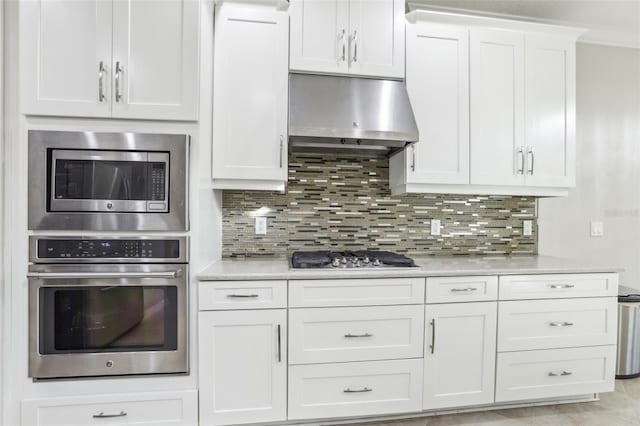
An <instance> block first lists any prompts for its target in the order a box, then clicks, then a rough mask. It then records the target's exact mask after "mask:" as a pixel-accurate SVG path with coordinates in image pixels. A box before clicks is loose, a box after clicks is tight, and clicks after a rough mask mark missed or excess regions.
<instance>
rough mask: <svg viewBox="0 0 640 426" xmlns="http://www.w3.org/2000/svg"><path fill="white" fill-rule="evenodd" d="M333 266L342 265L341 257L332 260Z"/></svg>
mask: <svg viewBox="0 0 640 426" xmlns="http://www.w3.org/2000/svg"><path fill="white" fill-rule="evenodd" d="M331 266H333V267H334V268H337V267H338V266H340V259H338V258H337V257H334V258H333V260H331Z"/></svg>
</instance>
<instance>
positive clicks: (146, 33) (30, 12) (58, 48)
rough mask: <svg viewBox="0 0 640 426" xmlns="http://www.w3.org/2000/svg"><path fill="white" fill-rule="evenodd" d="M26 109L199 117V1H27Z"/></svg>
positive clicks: (24, 34) (22, 25) (52, 112)
mask: <svg viewBox="0 0 640 426" xmlns="http://www.w3.org/2000/svg"><path fill="white" fill-rule="evenodd" d="M20 13H21V21H20V28H21V32H20V34H21V39H22V40H21V49H20V51H21V64H22V68H21V69H22V70H23V77H24V78H23V79H22V81H23V83H22V112H23V113H25V114H33V115H54V116H80V117H117V118H141V119H165V120H196V119H197V118H198V64H199V59H198V55H199V2H198V1H197V0H164V1H162V2H151V1H148V0H89V1H82V2H78V1H76V0H34V1H27V2H24V4H21V12H20Z"/></svg>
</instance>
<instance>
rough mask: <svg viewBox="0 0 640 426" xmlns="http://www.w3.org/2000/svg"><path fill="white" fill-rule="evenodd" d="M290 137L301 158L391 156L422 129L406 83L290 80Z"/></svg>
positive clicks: (302, 77)
mask: <svg viewBox="0 0 640 426" xmlns="http://www.w3.org/2000/svg"><path fill="white" fill-rule="evenodd" d="M289 136H290V138H291V139H290V141H289V146H290V148H291V150H292V151H296V152H319V153H326V152H337V153H350V154H367V155H371V154H374V155H387V154H390V153H393V152H395V151H398V150H401V149H403V148H404V147H405V146H406V145H407V144H409V143H412V142H416V141H417V140H418V127H417V125H416V120H415V118H414V116H413V110H412V108H411V104H410V102H409V96H408V94H407V89H406V87H405V85H404V83H403V82H402V81H394V80H377V79H368V78H357V77H338V76H325V75H311V74H290V75H289Z"/></svg>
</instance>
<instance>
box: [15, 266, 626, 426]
mask: <svg viewBox="0 0 640 426" xmlns="http://www.w3.org/2000/svg"><path fill="white" fill-rule="evenodd" d="M425 284H426V285H425ZM617 284H618V276H617V274H615V273H602V274H591V273H585V274H547V275H545V274H537V275H536V274H531V275H503V276H497V275H487V276H447V277H428V278H425V277H414V278H408V277H404V278H369V279H304V280H289V281H285V280H253V281H211V282H202V283H200V300H199V308H200V312H199V324H198V329H199V390H200V394H199V414H200V418H199V421H200V425H212V426H218V425H234V424H235V425H240V424H261V425H262V424H270V423H275V424H281V423H282V422H287V421H290V422H294V423H296V422H316V423H318V422H319V421H320V420H321V419H346V418H357V417H375V416H387V415H394V414H401V415H402V414H407V415H410V414H411V413H420V412H422V411H430V410H431V411H435V410H446V409H450V410H455V409H460V408H469V407H478V406H491V405H492V404H494V405H497V404H500V403H510V402H515V401H517V402H519V403H522V404H527V403H532V402H553V401H554V399H557V398H563V397H576V398H584V397H585V396H588V395H591V394H594V393H600V392H609V391H613V389H614V378H615V363H616V336H617V321H616V308H617V302H616V298H615V297H614V295H615V294H617V286H618V285H617ZM91 403H93V401H91ZM132 404H134V405H135V404H137V402H133V403H132ZM149 404H151V403H149ZM153 404H155V402H154V403H153ZM57 405H58V406H59V405H60V404H57ZM134 405H129V406H127V408H126V410H130V411H128V412H129V413H136V411H135V410H134V409H133V408H130V407H134ZM73 406H74V407H75V406H78V404H77V403H75V404H73ZM25 407H29V406H28V405H25ZM119 407H120V405H117V404H115V405H114V404H111V405H100V406H98V405H92V406H91V410H85V409H83V411H82V412H81V413H80V414H78V416H80V417H78V419H86V418H87V416H88V415H89V414H91V413H94V412H96V413H100V412H104V413H105V414H106V413H109V414H119V413H120V410H124V408H119ZM179 407H180V401H179V400H178V401H168V402H167V403H166V404H165V405H162V406H161V407H158V409H157V413H160V414H158V415H164V416H166V418H167V419H168V420H169V423H168V424H189V421H190V420H189V418H188V414H183V416H185V418H187V420H185V421H182V420H179V419H180V417H179V416H178V415H177V414H171V413H174V412H176V410H177V409H178V408H179ZM185 407H186V405H185ZM98 408H99V409H98ZM47 409H48V408H47ZM75 409H76V408H73V410H75ZM184 409H185V410H186V409H187V408H184ZM43 410H44V409H40V411H36V410H33V409H32V410H31V412H30V413H29V414H28V416H27V417H26V418H28V419H30V420H29V421H30V422H31V423H27V424H34V425H56V424H65V425H67V424H69V425H74V424H87V423H89V424H91V423H90V422H86V421H81V420H78V421H76V423H73V421H75V420H73V419H74V418H75V417H74V416H75V411H73V410H71V411H70V413H72V416H71V421H70V422H69V421H66V422H64V423H62V422H61V420H56V419H62V418H63V417H62V414H61V413H62V412H61V411H59V409H57V408H56V410H58V411H55V410H53V409H50V411H43ZM167 410H168V414H166V413H167ZM36 412H37V413H40V412H42V413H44V414H42V415H41V418H42V419H44V420H38V419H39V418H38V417H36V416H38V415H40V414H34V413H36ZM152 414H153V415H156V413H155V412H154V413H152ZM29 416H30V417H29ZM56 416H58V417H56ZM129 416H130V417H128V420H129V421H132V420H133V421H134V422H137V421H138V420H137V417H135V416H134V415H133V414H129ZM155 418H156V417H150V419H151V420H147V419H146V418H145V419H144V420H141V421H140V423H141V424H154V423H153V421H154V420H153V419H155ZM174 418H175V419H176V420H174ZM50 419H53V420H50ZM114 419H116V420H114ZM120 420H122V419H119V418H111V420H110V421H112V422H114V423H107V422H102V423H105V424H128V423H126V422H125V421H124V420H122V423H117V421H120ZM56 421H57V423H56ZM108 421H109V420H108ZM136 424H137V423H136Z"/></svg>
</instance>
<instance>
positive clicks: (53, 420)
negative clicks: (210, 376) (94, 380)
mask: <svg viewBox="0 0 640 426" xmlns="http://www.w3.org/2000/svg"><path fill="white" fill-rule="evenodd" d="M197 413H198V393H197V391H195V390H190V391H175V392H144V393H132V394H115V395H97V396H89V397H65V398H48V399H27V400H24V401H22V426H86V425H94V424H95V425H131V424H135V425H140V426H142V425H163V426H171V425H174V426H188V425H192V426H196V425H197V424H198V416H197Z"/></svg>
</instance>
